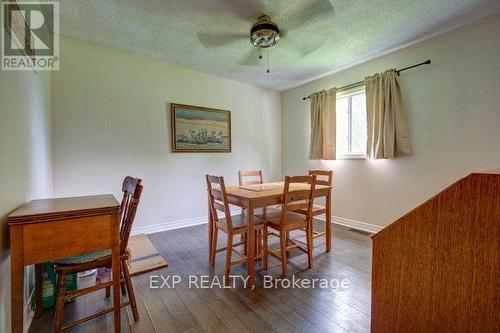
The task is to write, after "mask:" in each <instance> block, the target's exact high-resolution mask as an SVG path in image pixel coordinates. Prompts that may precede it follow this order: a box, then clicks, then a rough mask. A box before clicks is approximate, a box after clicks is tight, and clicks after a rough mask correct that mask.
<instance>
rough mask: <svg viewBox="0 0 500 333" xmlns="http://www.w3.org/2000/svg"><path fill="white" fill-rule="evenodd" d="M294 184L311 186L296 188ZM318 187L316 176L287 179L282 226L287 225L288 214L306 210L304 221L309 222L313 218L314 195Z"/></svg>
mask: <svg viewBox="0 0 500 333" xmlns="http://www.w3.org/2000/svg"><path fill="white" fill-rule="evenodd" d="M294 184H300V185H309V186H294ZM315 186H316V175H312V176H295V177H289V176H286V177H285V188H284V190H283V204H282V205H281V224H282V225H285V224H286V219H287V214H286V213H287V212H288V211H292V212H293V211H296V210H306V211H307V214H306V215H305V218H304V221H307V222H309V221H310V220H311V216H312V206H313V201H314V198H313V193H314V189H315Z"/></svg>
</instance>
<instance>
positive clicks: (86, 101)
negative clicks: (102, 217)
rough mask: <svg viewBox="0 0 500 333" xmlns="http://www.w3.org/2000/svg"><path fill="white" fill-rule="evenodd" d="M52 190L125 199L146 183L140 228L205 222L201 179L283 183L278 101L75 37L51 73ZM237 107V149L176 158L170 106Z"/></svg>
mask: <svg viewBox="0 0 500 333" xmlns="http://www.w3.org/2000/svg"><path fill="white" fill-rule="evenodd" d="M52 84H53V99H52V102H53V128H54V131H53V147H54V155H53V156H54V194H55V195H56V196H69V195H80V194H91V193H110V192H112V193H115V194H116V195H119V194H120V184H121V181H122V180H123V177H124V176H126V175H132V176H137V177H141V178H143V179H144V192H143V199H142V203H141V206H140V209H139V212H138V216H137V219H136V225H135V226H136V227H145V226H150V225H155V224H162V223H164V224H165V223H166V224H167V226H168V225H170V227H180V226H182V225H188V224H191V223H199V222H204V221H205V220H206V219H203V216H206V214H207V206H206V190H205V183H204V175H205V174H206V173H212V174H218V175H223V176H225V177H226V179H227V180H226V182H227V183H235V182H237V177H236V174H237V171H238V170H239V169H262V170H263V172H264V175H265V178H266V180H275V179H279V177H280V170H281V158H280V156H281V131H280V127H281V126H280V122H281V95H280V93H278V92H274V91H270V90H266V89H262V88H257V87H255V86H251V85H247V84H242V83H239V82H235V81H231V80H228V79H223V78H219V77H215V76H212V75H208V74H203V73H200V72H196V71H192V70H189V69H185V68H182V67H178V66H174V65H169V64H166V63H161V62H157V61H154V60H149V59H146V58H140V57H135V56H131V55H128V54H125V53H121V52H118V51H114V50H111V49H107V48H103V47H99V46H96V45H93V44H88V43H84V42H80V41H76V40H74V39H68V38H62V39H61V65H60V70H59V71H58V72H54V75H53V77H52ZM170 102H175V103H183V104H192V105H199V106H207V107H213V108H220V109H226V110H231V111H232V133H233V135H232V139H233V142H232V150H233V151H232V153H212V154H210V153H208V154H207V153H191V154H186V153H175V154H174V153H171V152H170V118H169V117H170V113H169V110H168V111H167V103H170Z"/></svg>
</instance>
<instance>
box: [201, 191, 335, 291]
mask: <svg viewBox="0 0 500 333" xmlns="http://www.w3.org/2000/svg"><path fill="white" fill-rule="evenodd" d="M284 187H285V182H272V183H263V184H252V185H239V186H237V185H235V186H226V193H227V198H228V201H229V203H230V204H231V205H234V206H237V207H240V208H242V209H244V210H245V212H246V217H247V227H248V232H247V235H248V236H247V258H248V263H247V270H248V282H247V287H249V288H253V287H254V286H255V255H254V254H255V246H254V245H253V244H254V243H255V232H254V220H255V216H254V214H255V210H256V209H259V208H264V207H268V206H273V205H280V204H282V203H283V191H284ZM308 189H310V185H309V184H290V190H291V191H300V190H308ZM331 194H332V186H328V185H316V186H315V189H314V193H313V198H315V199H316V198H321V197H325V207H326V214H325V220H326V223H325V224H326V227H325V229H326V230H325V233H326V234H325V236H326V242H325V247H326V249H325V250H326V252H330V250H331V247H332V243H331V214H332V209H331ZM208 220H209V221H208V222H209V227H208V239H209V240H211V239H212V235H213V232H214V220H213V218H212V216H211V211H210V209H209V218H208ZM209 244H210V246H209V260H210V259H211V256H212V248H211V247H212V246H215V245H214V244H211V242H210V241H209Z"/></svg>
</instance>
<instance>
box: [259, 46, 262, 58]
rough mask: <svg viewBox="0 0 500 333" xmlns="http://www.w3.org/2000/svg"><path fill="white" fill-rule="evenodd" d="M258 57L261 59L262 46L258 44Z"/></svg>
mask: <svg viewBox="0 0 500 333" xmlns="http://www.w3.org/2000/svg"><path fill="white" fill-rule="evenodd" d="M259 59H262V47H260V46H259Z"/></svg>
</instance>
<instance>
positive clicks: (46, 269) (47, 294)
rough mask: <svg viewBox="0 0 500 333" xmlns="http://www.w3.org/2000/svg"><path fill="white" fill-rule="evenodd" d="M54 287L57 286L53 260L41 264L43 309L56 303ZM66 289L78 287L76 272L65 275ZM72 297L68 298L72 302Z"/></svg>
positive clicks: (72, 289) (71, 289)
mask: <svg viewBox="0 0 500 333" xmlns="http://www.w3.org/2000/svg"><path fill="white" fill-rule="evenodd" d="M56 288H57V274H56V271H55V268H54V263H53V262H46V263H44V264H43V277H42V290H43V292H42V306H43V308H44V309H47V308H51V307H53V306H54V305H55V303H56ZM64 289H65V290H66V291H74V290H77V289H78V276H77V274H70V275H67V276H66V287H65V288H64ZM72 301H74V299H71V300H69V301H68V302H72Z"/></svg>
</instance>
